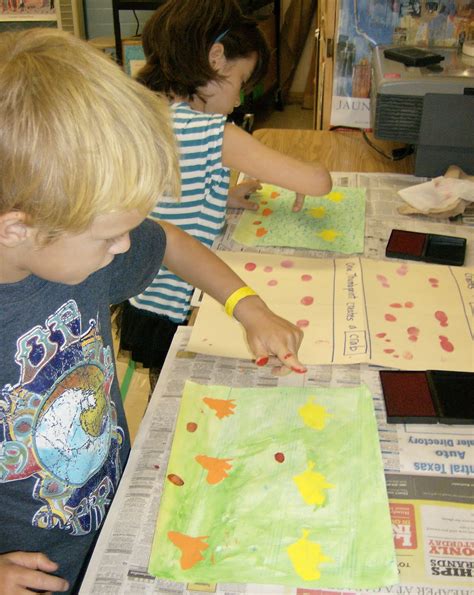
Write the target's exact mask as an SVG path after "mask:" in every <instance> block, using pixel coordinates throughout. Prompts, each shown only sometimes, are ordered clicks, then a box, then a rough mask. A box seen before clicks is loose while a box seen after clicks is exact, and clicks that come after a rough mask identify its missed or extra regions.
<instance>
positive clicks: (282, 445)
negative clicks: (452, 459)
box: [149, 382, 398, 589]
mask: <svg viewBox="0 0 474 595" xmlns="http://www.w3.org/2000/svg"><path fill="white" fill-rule="evenodd" d="M166 475H167V477H166V480H165V482H166V483H165V488H164V491H163V496H162V499H161V503H160V512H159V516H158V520H157V525H156V532H155V537H154V542H153V548H152V554H151V559H150V565H149V572H150V573H151V574H153V575H155V576H158V577H160V578H163V579H169V580H172V581H181V582H194V583H195V582H205V583H215V582H218V583H260V584H262V583H263V584H278V585H288V586H293V587H297V586H300V587H307V588H322V587H324V588H335V589H342V588H344V589H347V588H354V589H358V588H377V587H382V586H385V585H392V584H394V583H397V582H398V572H397V566H396V559H395V551H394V543H393V537H392V528H391V521H390V514H389V506H388V500H387V493H386V488H385V479H384V474H383V466H382V459H381V454H380V447H379V441H378V434H377V426H376V420H375V416H374V411H373V404H372V397H371V395H370V393H369V391H368V389H367V387H365V386H359V387H353V388H350V389H347V388H334V389H328V388H324V389H319V388H311V389H309V388H301V389H300V388H282V387H275V388H255V389H253V388H252V389H239V388H231V387H228V386H204V385H200V384H195V383H193V382H187V383H186V386H185V389H184V394H183V397H182V401H181V406H180V411H179V416H178V420H177V423H176V432H175V437H174V441H173V445H172V449H171V455H170V459H169V463H168V468H167V471H166Z"/></svg>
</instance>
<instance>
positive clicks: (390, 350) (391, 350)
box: [383, 349, 395, 353]
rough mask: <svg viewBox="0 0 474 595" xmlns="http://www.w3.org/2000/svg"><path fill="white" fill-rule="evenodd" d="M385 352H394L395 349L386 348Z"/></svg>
mask: <svg viewBox="0 0 474 595" xmlns="http://www.w3.org/2000/svg"><path fill="white" fill-rule="evenodd" d="M383 351H384V353H393V352H394V351H395V349H384V350H383Z"/></svg>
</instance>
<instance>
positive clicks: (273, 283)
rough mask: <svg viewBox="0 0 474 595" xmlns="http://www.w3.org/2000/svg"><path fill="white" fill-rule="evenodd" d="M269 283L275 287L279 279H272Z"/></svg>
mask: <svg viewBox="0 0 474 595" xmlns="http://www.w3.org/2000/svg"><path fill="white" fill-rule="evenodd" d="M267 285H268V286H269V287H275V285H278V281H277V280H276V279H270V281H269V282H268V283H267Z"/></svg>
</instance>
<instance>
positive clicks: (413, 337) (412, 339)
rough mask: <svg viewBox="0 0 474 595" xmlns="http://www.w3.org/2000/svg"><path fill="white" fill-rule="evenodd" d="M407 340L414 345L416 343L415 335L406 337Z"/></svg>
mask: <svg viewBox="0 0 474 595" xmlns="http://www.w3.org/2000/svg"><path fill="white" fill-rule="evenodd" d="M408 340H409V341H412V342H413V343H416V342H417V341H418V337H417V336H416V335H408Z"/></svg>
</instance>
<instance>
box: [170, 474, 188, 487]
mask: <svg viewBox="0 0 474 595" xmlns="http://www.w3.org/2000/svg"><path fill="white" fill-rule="evenodd" d="M167 477H168V480H169V481H171V483H174V485H175V486H183V485H184V481H183V480H182V479H181V477H179V475H175V474H174V473H170V474H169V475H168V476H167Z"/></svg>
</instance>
